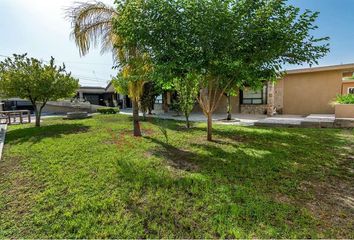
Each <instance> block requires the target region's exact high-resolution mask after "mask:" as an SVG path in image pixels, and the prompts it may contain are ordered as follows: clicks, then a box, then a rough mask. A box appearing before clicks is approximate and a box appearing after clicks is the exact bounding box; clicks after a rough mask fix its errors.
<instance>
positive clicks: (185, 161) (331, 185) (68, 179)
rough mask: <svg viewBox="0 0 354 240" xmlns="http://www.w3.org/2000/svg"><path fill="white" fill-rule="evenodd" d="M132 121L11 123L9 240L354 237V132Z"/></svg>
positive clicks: (2, 207) (3, 172)
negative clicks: (137, 126) (135, 131)
mask: <svg viewBox="0 0 354 240" xmlns="http://www.w3.org/2000/svg"><path fill="white" fill-rule="evenodd" d="M131 125H132V124H131V119H130V118H129V117H127V116H121V115H115V116H103V115H97V116H95V117H93V118H92V119H87V120H80V121H64V120H61V119H50V120H49V119H46V120H45V121H44V123H43V126H42V127H41V128H34V127H33V126H31V125H23V126H11V127H10V128H9V129H8V133H7V139H6V145H5V149H4V156H3V159H2V160H1V161H0V238H4V237H6V238H22V237H24V238H117V237H119V238H310V237H316V238H323V237H326V238H342V237H343V238H354V232H353V231H354V228H353V223H354V222H353V219H354V202H353V198H354V194H353V192H354V190H353V176H354V173H353V172H354V170H353V169H354V166H353V162H354V160H353V157H352V156H353V152H354V131H353V130H335V129H296V128H256V127H237V126H225V125H215V126H214V130H215V131H214V139H215V141H214V142H207V141H206V140H205V139H206V132H205V128H206V126H205V124H195V125H194V127H193V129H191V130H186V129H185V128H184V123H183V122H176V121H156V120H151V121H148V122H142V123H141V127H142V129H143V133H144V137H142V138H134V137H132V136H131V135H132V134H131V132H132V131H131ZM159 126H160V127H161V126H162V127H164V128H166V129H167V133H168V142H167V141H166V139H165V137H164V135H163V134H162V132H161V131H160V129H159Z"/></svg>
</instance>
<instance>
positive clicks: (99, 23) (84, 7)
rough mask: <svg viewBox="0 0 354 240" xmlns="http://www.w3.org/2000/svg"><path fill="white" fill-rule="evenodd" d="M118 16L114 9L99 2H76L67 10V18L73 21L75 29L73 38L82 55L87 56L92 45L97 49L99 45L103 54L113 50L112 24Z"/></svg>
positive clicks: (72, 34)
mask: <svg viewBox="0 0 354 240" xmlns="http://www.w3.org/2000/svg"><path fill="white" fill-rule="evenodd" d="M117 16H118V13H117V11H116V10H115V9H114V8H113V7H110V6H107V5H106V4H104V3H102V2H97V1H95V2H76V3H75V4H74V5H73V6H72V7H70V8H67V9H66V18H67V19H69V20H70V21H71V25H72V28H73V31H72V33H71V37H72V38H73V39H74V40H75V43H76V45H77V46H78V48H79V51H80V55H86V54H87V53H88V51H89V50H90V47H91V45H93V46H95V47H97V46H98V44H99V43H100V44H101V53H103V52H107V51H112V50H113V46H114V42H113V41H114V33H113V29H112V22H113V19H114V18H115V17H117ZM113 52H114V51H113ZM113 55H116V54H113ZM114 57H116V56H114Z"/></svg>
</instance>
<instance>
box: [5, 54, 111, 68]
mask: <svg viewBox="0 0 354 240" xmlns="http://www.w3.org/2000/svg"><path fill="white" fill-rule="evenodd" d="M0 57H4V58H13V57H12V56H7V55H2V54H0ZM42 61H43V62H49V61H47V60H42ZM56 61H57V62H64V63H73V64H91V65H106V66H111V67H113V65H114V64H107V63H99V62H78V61H59V60H58V59H56Z"/></svg>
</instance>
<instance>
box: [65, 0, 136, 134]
mask: <svg viewBox="0 0 354 240" xmlns="http://www.w3.org/2000/svg"><path fill="white" fill-rule="evenodd" d="M66 16H67V18H68V19H69V20H70V21H71V25H72V28H73V31H72V33H71V36H72V38H74V40H75V43H76V45H77V47H78V48H79V51H80V55H81V56H84V55H86V54H87V53H88V52H89V50H90V48H91V45H93V46H94V47H97V45H98V44H99V43H101V53H105V52H108V51H110V52H112V54H113V59H114V60H115V61H116V62H117V63H118V62H120V63H123V65H124V63H126V64H125V66H123V68H122V71H125V72H126V73H127V72H133V71H131V70H132V68H134V67H136V66H129V63H128V62H129V61H127V58H136V57H138V58H139V57H140V58H141V55H140V56H139V53H138V52H137V51H136V50H135V49H123V48H118V47H117V46H120V45H121V44H120V43H121V42H122V39H121V38H120V37H119V36H118V35H116V34H115V33H114V31H113V21H114V19H117V18H118V12H117V11H116V9H114V8H113V7H111V6H107V5H106V4H104V3H102V2H92V3H87V2H82V3H76V4H75V5H73V6H72V7H70V8H68V9H67V10H66ZM127 70H129V71H127ZM139 85H140V86H141V85H142V83H141V81H140V83H135V82H133V83H131V84H129V86H128V87H129V97H130V98H131V99H132V105H133V119H134V120H133V121H134V123H133V126H134V136H141V130H140V125H139V105H138V103H139V100H140V96H141V93H142V91H141V88H140V87H139Z"/></svg>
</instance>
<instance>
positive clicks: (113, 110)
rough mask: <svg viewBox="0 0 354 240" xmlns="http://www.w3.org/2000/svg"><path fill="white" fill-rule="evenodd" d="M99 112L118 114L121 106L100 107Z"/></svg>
mask: <svg viewBox="0 0 354 240" xmlns="http://www.w3.org/2000/svg"><path fill="white" fill-rule="evenodd" d="M97 112H99V113H101V114H116V113H119V108H118V107H116V108H113V107H103V108H98V109H97Z"/></svg>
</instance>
